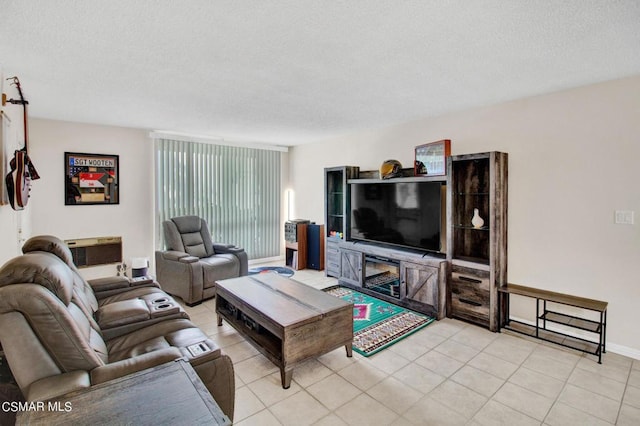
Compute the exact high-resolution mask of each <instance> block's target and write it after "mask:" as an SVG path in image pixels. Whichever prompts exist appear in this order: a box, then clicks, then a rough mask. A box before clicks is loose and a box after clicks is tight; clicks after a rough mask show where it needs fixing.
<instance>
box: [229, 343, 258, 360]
mask: <svg viewBox="0 0 640 426" xmlns="http://www.w3.org/2000/svg"><path fill="white" fill-rule="evenodd" d="M223 350H224V353H226V354H227V355H229V356H230V357H231V359H232V360H233V364H234V365H235V364H237V363H239V362H242V361H244V360H245V359H249V358H251V357H254V356H256V355H258V354H259V353H260V352H258V350H257V349H256V348H254V347H253V346H252V345H251V343H249V342H247V341H246V340H241V341H240V342H238V343H234V344H232V345H229V346H224V347H223Z"/></svg>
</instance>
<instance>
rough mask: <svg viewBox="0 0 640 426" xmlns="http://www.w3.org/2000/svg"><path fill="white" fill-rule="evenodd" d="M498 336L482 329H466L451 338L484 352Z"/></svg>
mask: <svg viewBox="0 0 640 426" xmlns="http://www.w3.org/2000/svg"><path fill="white" fill-rule="evenodd" d="M497 337H498V335H497V334H496V333H492V332H491V331H489V330H487V329H484V328H481V327H466V328H465V329H463V330H461V331H460V332H459V333H456V334H454V335H453V336H451V340H453V341H455V342H458V343H462V344H463V345H467V346H471V347H472V348H474V349H478V350H482V349H484V348H486V347H487V346H488V345H489V344H490V343H491V342H493V341H494V340H495V339H496V338H497Z"/></svg>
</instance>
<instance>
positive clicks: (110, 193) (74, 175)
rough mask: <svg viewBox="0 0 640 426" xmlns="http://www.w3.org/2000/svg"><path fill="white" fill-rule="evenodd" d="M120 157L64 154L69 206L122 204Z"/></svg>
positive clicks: (66, 203) (65, 184) (65, 186)
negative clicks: (119, 174)
mask: <svg viewBox="0 0 640 426" xmlns="http://www.w3.org/2000/svg"><path fill="white" fill-rule="evenodd" d="M118 159H119V157H118V156H117V155H104V154H83V153H77V152H65V153H64V178H65V182H64V188H65V198H64V204H65V205H66V206H74V205H76V206H77V205H88V204H119V203H120V191H119V189H118V184H119V180H118V170H119V168H118V161H119V160H118Z"/></svg>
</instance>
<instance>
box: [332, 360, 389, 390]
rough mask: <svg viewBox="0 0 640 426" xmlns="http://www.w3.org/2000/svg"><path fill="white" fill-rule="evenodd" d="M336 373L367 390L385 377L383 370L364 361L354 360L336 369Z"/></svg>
mask: <svg viewBox="0 0 640 426" xmlns="http://www.w3.org/2000/svg"><path fill="white" fill-rule="evenodd" d="M338 374H339V375H340V376H342V377H343V378H344V379H346V380H347V381H349V382H350V383H351V384H353V385H355V386H356V387H358V388H359V389H360V390H363V391H366V390H369V389H370V388H371V387H372V386H373V385H375V384H376V383H379V382H381V381H382V380H384V379H385V378H386V377H387V374H386V373H385V372H383V371H380V370H378V369H377V368H376V367H374V366H373V365H372V364H370V363H365V362H356V363H355V364H352V365H349V366H348V367H345V368H343V369H342V370H340V371H338Z"/></svg>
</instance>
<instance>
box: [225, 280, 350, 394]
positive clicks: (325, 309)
mask: <svg viewBox="0 0 640 426" xmlns="http://www.w3.org/2000/svg"><path fill="white" fill-rule="evenodd" d="M216 285H217V287H216V313H217V314H218V325H219V326H220V325H222V320H223V319H224V320H226V321H227V322H228V323H229V324H230V325H231V326H232V327H233V328H235V329H236V330H237V331H238V332H239V333H240V334H242V335H243V336H244V337H245V338H246V339H247V340H248V341H249V342H251V343H252V344H253V345H254V346H255V347H256V348H257V349H258V350H259V351H260V352H262V353H263V354H264V355H265V356H266V357H267V358H269V359H270V360H271V361H272V362H273V363H274V364H276V365H277V366H278V367H279V368H280V376H281V379H282V387H283V388H285V389H288V388H289V386H290V385H291V376H292V374H293V365H294V364H296V363H299V362H301V361H304V360H307V359H309V358H314V357H317V356H319V355H322V354H325V353H327V352H330V351H332V350H334V349H336V348H338V347H340V346H344V347H345V348H346V350H347V356H348V357H350V356H352V355H353V354H352V349H351V345H352V342H353V304H352V303H348V302H345V301H344V300H341V299H339V298H337V297H334V296H330V295H328V294H326V293H325V292H323V291H320V290H316V289H314V288H312V287H309V286H307V285H304V284H301V283H299V282H297V281H294V280H291V279H289V278H285V277H283V276H280V275H278V274H275V273H266V274H256V275H250V276H246V277H240V278H232V279H228V280H222V281H217V282H216Z"/></svg>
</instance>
